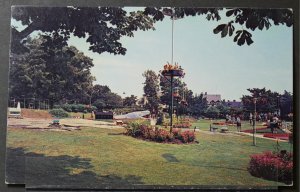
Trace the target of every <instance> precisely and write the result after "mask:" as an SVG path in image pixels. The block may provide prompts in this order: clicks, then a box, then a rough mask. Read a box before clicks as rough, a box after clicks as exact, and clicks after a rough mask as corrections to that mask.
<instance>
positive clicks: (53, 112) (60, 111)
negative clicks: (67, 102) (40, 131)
mask: <svg viewBox="0 0 300 192" xmlns="http://www.w3.org/2000/svg"><path fill="white" fill-rule="evenodd" d="M49 113H50V114H51V115H52V116H54V117H59V118H65V117H69V114H68V112H67V111H65V110H63V109H61V108H58V109H51V110H50V111H49Z"/></svg>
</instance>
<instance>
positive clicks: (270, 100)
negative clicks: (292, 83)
mask: <svg viewBox="0 0 300 192" xmlns="http://www.w3.org/2000/svg"><path fill="white" fill-rule="evenodd" d="M247 90H248V91H249V92H250V95H243V97H242V102H243V106H244V110H246V111H253V110H254V98H256V111H257V112H274V111H276V110H277V109H278V108H279V98H280V94H279V93H277V92H272V91H271V90H267V89H266V88H262V89H260V88H253V89H250V88H249V89H247Z"/></svg>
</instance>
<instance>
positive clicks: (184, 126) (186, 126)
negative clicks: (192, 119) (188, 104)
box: [173, 123, 191, 128]
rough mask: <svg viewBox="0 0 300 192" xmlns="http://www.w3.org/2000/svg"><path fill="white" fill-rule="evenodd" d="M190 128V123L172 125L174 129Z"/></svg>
mask: <svg viewBox="0 0 300 192" xmlns="http://www.w3.org/2000/svg"><path fill="white" fill-rule="evenodd" d="M190 126H191V124H190V123H177V124H175V125H173V127H174V128H189V127H190Z"/></svg>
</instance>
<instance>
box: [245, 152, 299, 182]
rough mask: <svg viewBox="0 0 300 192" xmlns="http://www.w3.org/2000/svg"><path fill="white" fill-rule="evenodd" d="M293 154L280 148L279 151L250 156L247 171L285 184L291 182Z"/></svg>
mask: <svg viewBox="0 0 300 192" xmlns="http://www.w3.org/2000/svg"><path fill="white" fill-rule="evenodd" d="M292 157H293V154H292V153H288V152H286V151H285V150H282V151H281V152H279V153H274V152H270V151H267V152H264V153H263V154H255V155H252V156H251V160H250V163H249V167H248V171H249V172H250V174H251V175H253V176H255V177H262V178H265V179H269V180H274V181H277V180H278V181H280V182H284V183H286V184H290V183H291V182H292V172H293V158H292Z"/></svg>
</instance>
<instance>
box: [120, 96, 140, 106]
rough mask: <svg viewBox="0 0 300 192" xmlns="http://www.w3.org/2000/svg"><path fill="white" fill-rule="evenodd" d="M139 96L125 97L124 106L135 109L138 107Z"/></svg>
mask: <svg viewBox="0 0 300 192" xmlns="http://www.w3.org/2000/svg"><path fill="white" fill-rule="evenodd" d="M136 102H137V96H134V95H131V96H130V97H125V98H124V100H123V106H128V107H133V106H136Z"/></svg>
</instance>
